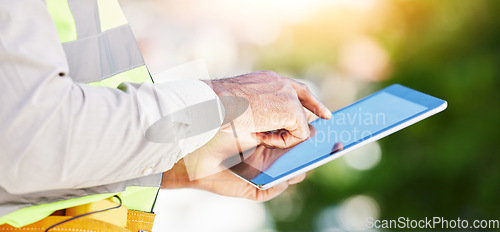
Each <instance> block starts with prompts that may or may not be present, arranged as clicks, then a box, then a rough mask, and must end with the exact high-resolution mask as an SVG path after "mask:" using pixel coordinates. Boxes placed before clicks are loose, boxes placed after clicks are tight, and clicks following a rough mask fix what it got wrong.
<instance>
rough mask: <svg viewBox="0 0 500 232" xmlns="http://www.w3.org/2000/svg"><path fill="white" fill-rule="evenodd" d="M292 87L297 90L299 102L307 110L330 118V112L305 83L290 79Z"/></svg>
mask: <svg viewBox="0 0 500 232" xmlns="http://www.w3.org/2000/svg"><path fill="white" fill-rule="evenodd" d="M290 81H291V83H292V87H293V88H294V89H295V91H296V92H297V96H298V97H299V100H300V103H302V105H303V106H304V107H306V108H307V109H308V110H310V111H311V112H313V113H314V114H316V115H318V116H319V117H321V118H324V119H330V118H331V117H332V113H331V112H330V110H329V109H328V108H326V106H325V105H323V103H321V102H320V101H319V100H318V99H317V98H316V97H315V96H314V95H313V94H312V93H311V90H309V87H307V85H306V84H304V83H301V82H298V81H295V80H292V79H290Z"/></svg>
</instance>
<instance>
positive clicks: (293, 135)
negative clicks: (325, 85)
mask: <svg viewBox="0 0 500 232" xmlns="http://www.w3.org/2000/svg"><path fill="white" fill-rule="evenodd" d="M205 82H207V83H208V84H209V85H211V86H212V88H213V90H214V91H215V93H216V94H217V95H218V96H219V97H221V100H222V102H223V104H224V107H225V108H226V111H228V110H232V109H235V108H238V107H235V106H234V104H238V101H236V102H234V101H225V100H224V99H225V98H224V97H231V96H232V97H241V98H244V99H247V100H248V102H249V106H250V110H247V111H245V112H244V113H243V114H242V115H241V116H239V117H237V118H236V119H234V121H233V122H232V123H233V125H234V126H235V127H236V130H238V131H242V130H243V131H245V130H247V131H248V130H251V131H248V132H251V133H252V134H253V135H254V137H255V138H256V139H257V140H259V141H261V142H262V143H263V144H264V145H266V146H269V147H277V148H287V147H291V146H294V145H296V144H298V143H300V142H301V141H303V140H305V139H307V138H309V135H310V131H309V128H308V116H307V113H306V110H304V108H306V109H307V110H309V111H311V112H313V113H314V114H316V115H317V116H319V117H321V118H325V119H329V118H330V117H331V113H330V111H329V110H328V109H327V108H326V107H325V106H324V105H323V104H322V103H321V102H320V101H319V100H318V99H316V97H314V95H313V94H312V93H311V91H310V90H309V88H308V87H307V86H306V85H305V84H303V83H300V82H297V81H294V80H292V79H289V78H286V77H282V76H280V75H278V74H276V73H274V72H270V71H262V72H254V73H250V74H245V75H241V76H237V77H233V78H227V79H219V80H211V81H205ZM226 99H227V98H226ZM226 115H232V112H226ZM223 130H227V131H230V130H231V128H230V127H229V125H227V124H226V125H225V127H224V128H223ZM269 132H271V133H269Z"/></svg>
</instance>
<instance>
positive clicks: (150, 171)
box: [142, 167, 153, 176]
mask: <svg viewBox="0 0 500 232" xmlns="http://www.w3.org/2000/svg"><path fill="white" fill-rule="evenodd" d="M142 174H143V175H145V176H148V175H151V174H153V168H152V167H148V168H145V169H144V170H142Z"/></svg>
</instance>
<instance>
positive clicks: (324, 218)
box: [121, 0, 500, 232]
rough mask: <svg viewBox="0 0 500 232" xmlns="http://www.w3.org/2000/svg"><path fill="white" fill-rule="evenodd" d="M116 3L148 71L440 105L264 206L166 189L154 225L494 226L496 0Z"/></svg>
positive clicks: (499, 38) (499, 34) (499, 21)
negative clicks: (298, 83) (199, 68)
mask: <svg viewBox="0 0 500 232" xmlns="http://www.w3.org/2000/svg"><path fill="white" fill-rule="evenodd" d="M121 1H122V2H123V3H124V4H122V5H123V6H125V8H124V10H125V12H126V14H127V16H128V18H129V21H130V23H131V25H132V27H133V29H134V31H135V33H136V36H137V37H138V39H139V42H140V45H141V50H142V51H143V52H144V56H145V59H146V63H147V64H148V66H149V68H150V70H151V72H152V73H153V74H154V73H158V72H161V71H163V70H165V69H168V68H169V67H172V66H175V65H177V64H182V63H185V62H188V61H191V60H194V59H198V58H203V59H205V61H206V62H207V67H208V70H209V71H210V73H211V76H212V77H227V76H234V75H238V74H241V73H247V72H252V71H256V70H273V71H277V72H278V73H280V74H282V75H285V76H288V77H294V78H297V79H299V80H302V81H304V82H307V83H308V84H309V85H310V86H311V88H312V90H314V91H315V93H316V94H317V95H318V96H319V97H320V98H321V99H322V100H323V101H324V102H325V104H326V105H327V106H328V107H329V108H330V109H331V110H335V109H339V108H341V107H344V106H346V105H348V104H350V103H352V102H354V101H356V100H357V99H359V98H362V97H364V96H366V95H367V94H370V93H373V92H375V91H377V90H379V89H382V88H384V87H386V86H388V85H391V84H393V83H400V84H402V85H405V86H408V87H410V88H414V89H416V90H420V91H422V92H425V93H428V94H431V95H434V96H436V97H439V98H442V99H445V100H447V101H448V109H446V110H445V111H444V112H442V113H439V114H437V115H435V116H432V117H431V118H429V119H426V120H424V121H422V122H419V123H417V124H415V125H412V126H410V127H408V128H406V129H404V130H402V131H399V132H397V133H396V134H394V135H391V136H388V137H386V138H384V139H382V140H380V141H378V142H377V143H373V144H370V145H368V146H366V147H364V148H362V149H359V150H357V151H355V152H352V153H350V154H347V155H346V156H344V157H342V158H340V159H337V160H335V161H333V162H331V163H328V164H326V165H323V166H321V167H319V168H317V169H316V170H314V171H312V172H310V173H309V174H308V178H307V179H306V180H305V181H304V182H303V183H300V184H298V185H296V186H292V187H291V188H290V189H289V190H287V191H286V192H285V193H284V194H282V195H280V196H279V197H277V198H276V199H274V200H271V201H270V202H267V203H265V206H263V205H261V204H258V205H255V204H253V203H248V202H240V201H238V202H236V201H234V199H228V198H217V199H216V200H214V198H213V196H211V195H196V194H198V193H196V194H195V195H192V193H191V192H186V191H188V190H182V191H181V192H177V193H176V192H175V191H174V190H170V191H165V192H162V194H163V195H160V196H161V197H160V199H159V203H158V204H159V205H158V207H157V213H158V218H162V220H157V222H156V223H155V226H158V228H168V230H170V231H200V230H203V231H218V232H221V231H231V232H232V231H240V232H241V231H320V232H333V231H359V230H364V229H366V224H365V222H366V218H367V217H374V218H378V219H398V217H408V218H410V219H415V220H421V219H424V218H425V217H444V218H445V219H448V220H456V219H457V218H460V219H469V220H470V221H469V223H472V220H478V219H479V220H482V219H486V220H487V219H496V220H500V194H499V192H500V148H499V147H498V146H497V145H498V143H499V140H500V132H499V131H500V17H499V16H498V14H499V12H500V1H497V0H252V1H246V0H211V1H204V0H183V1H175V0H151V1H135V0H121ZM176 194H177V195H176ZM172 199H175V202H174V201H173V200H172ZM162 202H165V204H164V205H162ZM174 203H175V204H174ZM240 203H241V204H240ZM162 212H167V213H165V215H167V216H162ZM179 212H182V213H179ZM200 212H201V213H200ZM235 212H237V213H235ZM235 215H239V216H240V217H236V216H235ZM188 221H189V222H191V221H196V223H183V222H188ZM179 222H180V223H179ZM158 223H163V224H161V225H160V224H158ZM176 223H177V224H176ZM195 225H199V227H194V226H195ZM469 225H470V224H469ZM176 226H177V227H176ZM238 226H239V227H238ZM158 231H164V230H163V229H158ZM492 231H497V230H494V229H492Z"/></svg>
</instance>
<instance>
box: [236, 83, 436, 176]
mask: <svg viewBox="0 0 500 232" xmlns="http://www.w3.org/2000/svg"><path fill="white" fill-rule="evenodd" d="M427 96H428V95H427ZM428 109H429V107H427V106H424V105H422V104H418V103H415V102H413V101H409V100H407V99H404V98H402V97H399V96H396V95H393V94H391V93H388V92H384V91H379V92H377V93H375V94H373V95H371V96H369V97H367V98H365V99H363V100H361V101H358V102H356V103H354V104H352V105H350V106H348V107H346V108H343V109H341V110H338V111H336V112H334V113H333V114H332V118H331V119H329V120H324V119H318V120H316V121H314V122H312V123H311V125H312V126H314V128H315V132H313V133H314V134H313V136H311V138H309V139H308V140H306V141H304V142H302V143H300V144H298V145H297V146H295V147H293V148H291V149H290V150H288V151H286V152H284V153H283V154H280V156H279V158H277V159H275V160H273V161H272V162H273V163H272V164H269V165H253V164H252V163H246V164H243V166H245V168H252V169H258V172H257V173H258V174H257V175H255V172H251V173H253V174H252V175H251V176H245V173H246V172H241V171H238V170H241V167H242V165H239V166H240V167H239V168H236V169H235V170H233V171H235V172H236V173H238V174H239V175H240V176H242V177H244V178H246V179H247V180H250V181H252V182H253V183H255V184H256V185H263V184H267V183H269V182H271V181H273V180H275V179H278V178H280V177H282V176H285V175H287V174H290V173H292V172H294V171H296V170H298V169H301V168H303V167H304V166H307V165H310V164H311V163H315V162H318V161H319V160H321V159H324V158H327V157H328V156H330V155H335V154H330V153H331V151H332V148H333V145H334V144H335V143H337V142H341V143H342V144H343V147H344V149H347V148H349V147H351V146H353V145H355V144H357V143H360V142H362V141H363V140H366V139H368V138H370V137H372V136H374V135H376V134H379V133H381V132H383V131H384V130H387V129H389V128H391V127H393V126H396V125H398V124H400V123H402V122H404V121H407V120H408V119H410V118H412V117H414V116H416V115H418V114H420V113H422V112H424V111H426V110H428ZM243 163H245V162H243ZM237 166H238V165H237ZM263 166H265V167H266V168H265V170H261V169H263V168H262V167H263Z"/></svg>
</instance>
